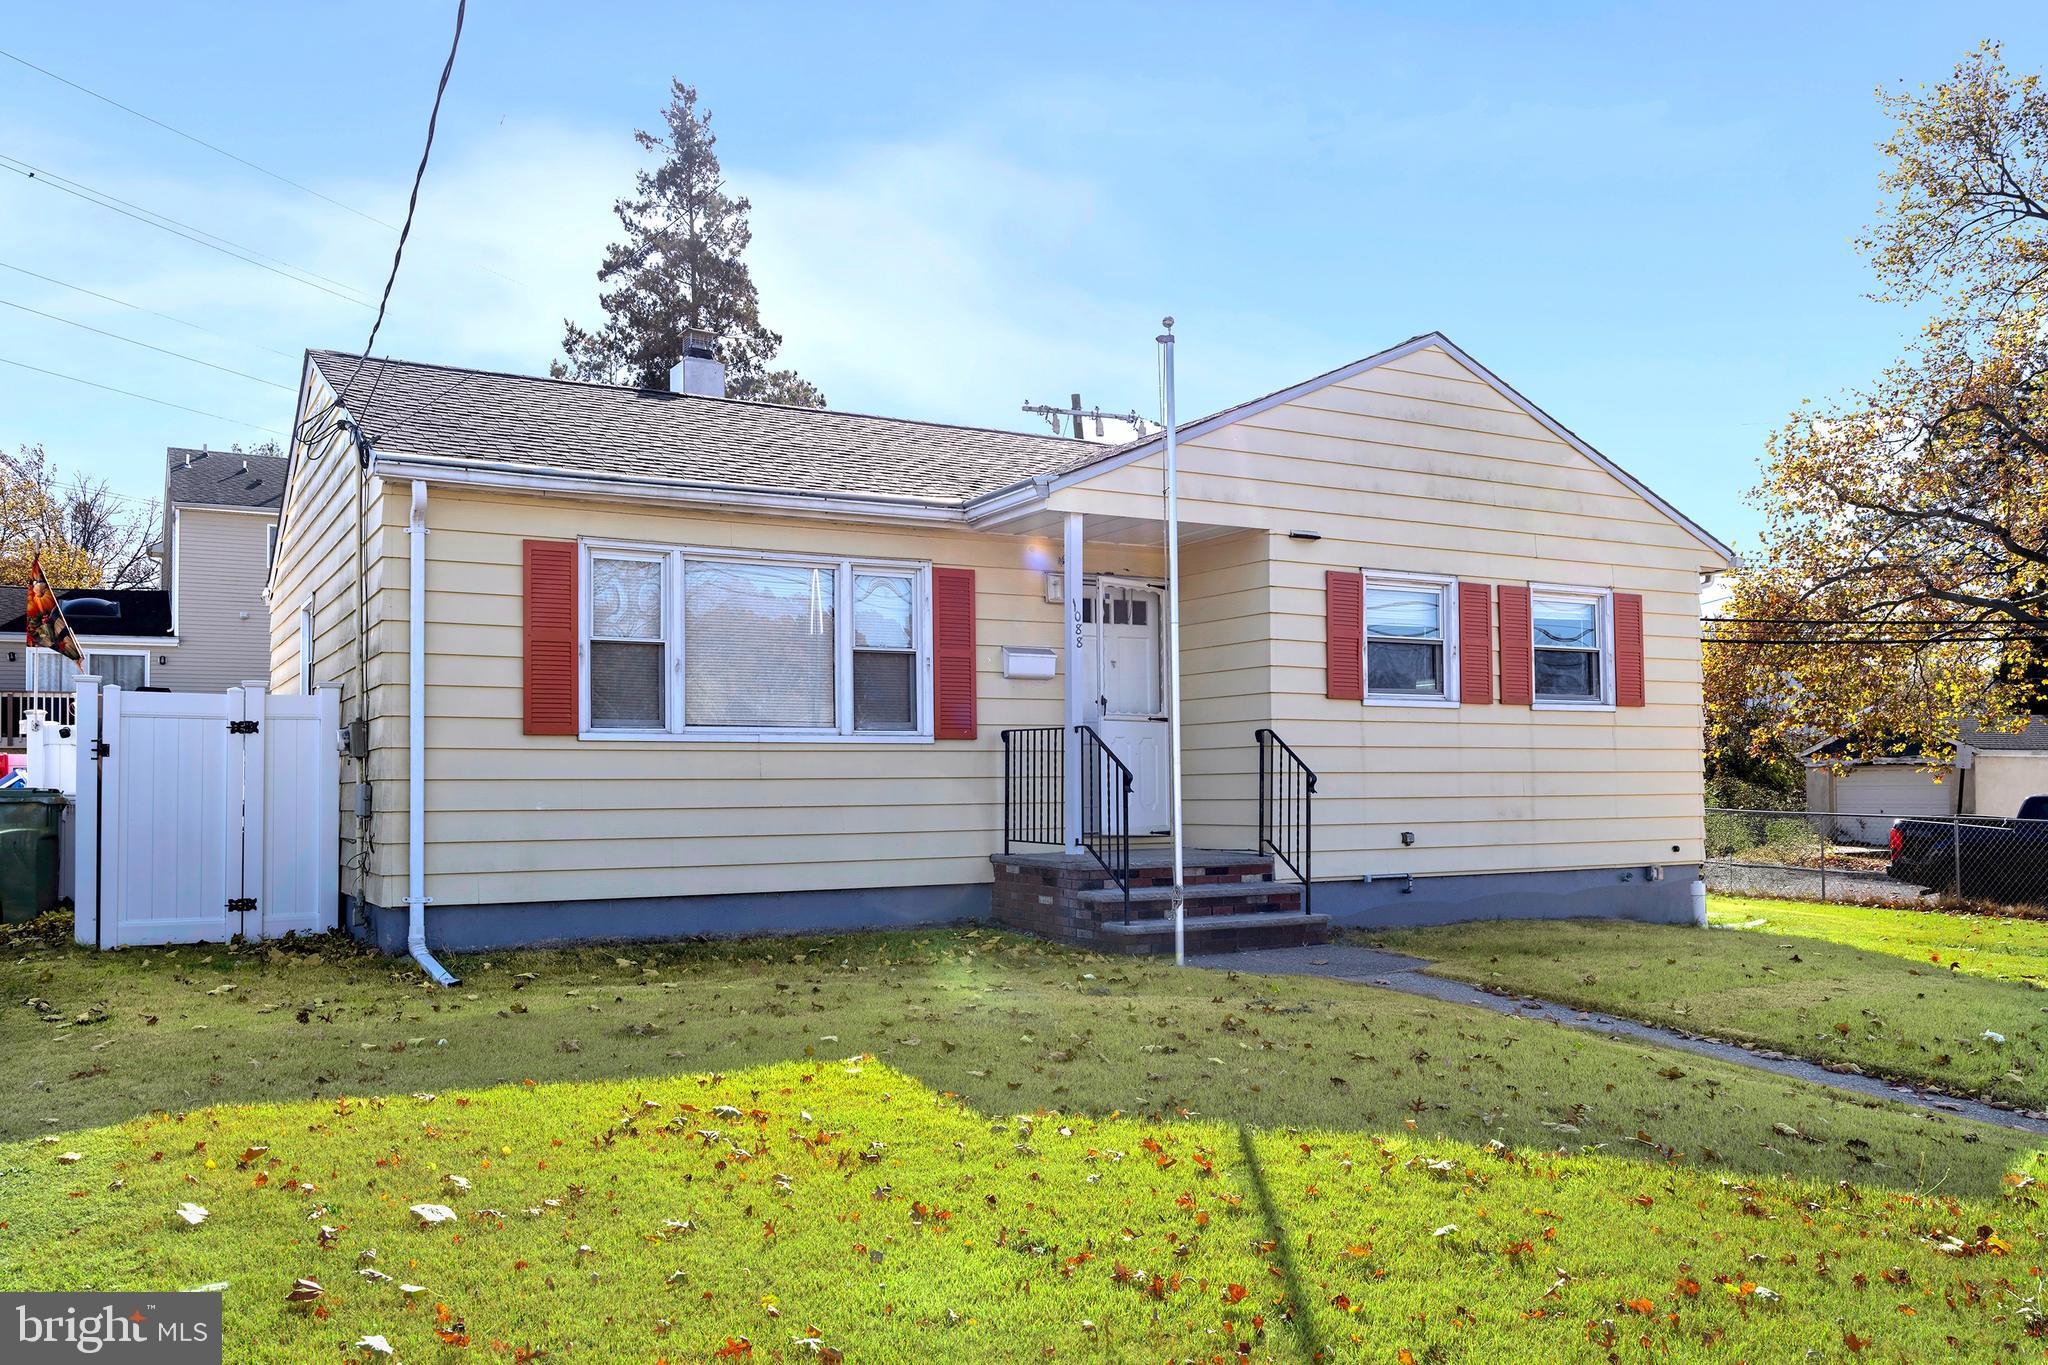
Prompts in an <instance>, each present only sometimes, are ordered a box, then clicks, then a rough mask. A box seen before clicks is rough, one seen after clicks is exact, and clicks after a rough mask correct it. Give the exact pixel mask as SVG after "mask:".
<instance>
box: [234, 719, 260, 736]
mask: <svg viewBox="0 0 2048 1365" xmlns="http://www.w3.org/2000/svg"><path fill="white" fill-rule="evenodd" d="M259 727H260V722H258V721H253V720H231V721H229V722H228V733H229V734H231V735H253V734H255V733H256V731H257V729H258V728H259Z"/></svg>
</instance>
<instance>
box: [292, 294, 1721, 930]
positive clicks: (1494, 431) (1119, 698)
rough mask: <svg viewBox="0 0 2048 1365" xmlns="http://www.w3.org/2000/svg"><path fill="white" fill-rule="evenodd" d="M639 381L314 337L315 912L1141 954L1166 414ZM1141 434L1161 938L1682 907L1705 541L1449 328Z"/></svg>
mask: <svg viewBox="0 0 2048 1365" xmlns="http://www.w3.org/2000/svg"><path fill="white" fill-rule="evenodd" d="M673 389H674V391H650V390H637V389H630V388H616V387H609V386H604V385H595V384H585V383H575V382H569V381H562V380H554V379H543V378H532V377H525V376H517V375H507V374H497V373H490V372H485V371H477V370H465V369H455V368H449V367H443V366H437V365H426V364H415V363H407V362H401V361H397V360H377V359H372V360H370V361H368V362H367V363H359V361H358V359H357V357H355V356H351V355H346V354H338V353H332V352H312V353H309V355H308V356H307V359H306V364H305V371H304V378H303V382H302V385H301V390H300V395H299V409H298V423H297V430H296V433H295V435H296V439H295V440H294V442H293V446H292V451H291V459H292V471H291V477H290V482H289V487H288V490H287V494H286V498H285V507H284V515H283V524H282V530H281V533H280V541H279V546H278V552H277V556H276V564H275V568H274V570H273V575H272V580H271V586H270V601H271V605H272V626H271V683H272V686H273V687H274V688H278V689H295V688H298V687H302V686H305V685H307V684H308V682H311V683H314V684H319V683H330V682H332V683H339V684H340V685H341V686H342V687H343V689H344V701H343V708H342V709H343V716H344V718H345V719H346V720H347V721H348V722H349V725H348V728H347V731H346V733H345V735H344V737H343V742H344V743H346V744H347V746H348V750H349V753H350V755H351V761H350V762H348V763H345V764H344V774H343V787H342V790H340V791H338V792H337V793H336V794H335V795H336V800H337V801H338V802H339V803H340V805H341V807H342V813H343V830H344V843H345V847H344V849H343V851H342V856H343V860H344V873H343V881H342V886H343V893H344V900H345V905H344V906H343V907H340V908H339V912H340V913H341V914H342V915H343V916H344V918H345V921H346V922H347V923H348V924H349V925H350V926H351V927H352V928H354V929H355V930H356V931H357V932H359V933H361V934H364V935H366V936H369V937H371V938H374V939H375V940H376V941H377V942H379V943H380V944H382V945H384V946H385V947H387V948H389V949H391V950H394V951H396V950H400V949H402V948H403V947H404V946H405V945H406V944H407V942H408V934H410V941H411V943H412V946H413V947H414V948H415V949H421V948H423V947H424V948H432V947H442V946H445V947H450V948H477V947H489V946H497V945H505V944H514V943H532V942H547V941H560V940H570V939H588V938H644V937H658V936H666V935H677V934H694V933H750V932H768V931H787V930H803V929H822V928H844V927H852V926H863V925H882V924H901V923H912V922H929V921H938V920H947V919H958V918H965V917H979V918H984V919H986V918H990V917H994V918H996V919H999V920H1001V921H1003V922H1005V923H1009V924H1012V925H1014V926H1016V927H1019V928H1024V929H1028V930H1032V931H1035V932H1041V933H1049V934H1053V935H1056V936H1060V937H1065V938H1070V939H1079V940H1082V941H1091V942H1096V943H1099V944H1101V945H1103V946H1109V947H1120V948H1125V949H1128V950H1131V951H1151V950H1156V949H1157V948H1159V947H1160V946H1161V944H1162V942H1163V940H1162V937H1161V934H1162V921H1161V915H1162V913H1163V909H1164V898H1165V896H1166V895H1167V894H1169V893H1167V892H1166V890H1165V889H1164V888H1163V887H1162V886H1161V885H1160V882H1161V881H1162V874H1161V871H1160V862H1161V859H1160V856H1159V855H1158V853H1157V851H1156V849H1157V846H1158V840H1159V839H1160V838H1161V836H1163V835H1165V834H1166V833H1167V832H1168V819H1169V814H1168V812H1169V810H1170V803H1169V801H1168V799H1167V781H1168V778H1167V773H1168V766H1169V765H1168V755H1167V753H1166V735H1167V726H1166V723H1165V722H1166V719H1167V716H1166V708H1167V705H1168V702H1167V696H1168V691H1167V688H1166V686H1165V677H1166V668H1165V654H1164V651H1165V649H1166V648H1167V640H1168V638H1169V637H1168V634H1167V632H1166V631H1165V629H1164V621H1163V618H1164V616H1165V598H1164V579H1163V575H1164V571H1165V556H1164V551H1163V508H1162V500H1161V474H1162V463H1161V462H1162V454H1161V440H1160V436H1159V434H1158V433H1156V432H1155V433H1152V434H1150V435H1149V436H1143V437H1140V438H1139V439H1137V440H1135V441H1132V442H1129V443H1126V444H1123V445H1117V446H1108V445H1101V444H1093V443H1089V442H1085V441H1079V440H1074V439H1062V438H1059V437H1056V436H1051V435H1021V434H1017V433H1013V432H1004V431H989V430H979V429H970V428H962V427H954V426H942V425H936V424H931V423H922V422H916V421H907V420H899V419H889V418H878V417H869V416H862V415H858V414H851V413H840V412H833V411H826V410H809V409H795V408H784V407H776V406H772V405H765V404H755V403H745V402H738V401H734V400H729V399H726V398H725V397H724V396H723V382H722V373H721V372H720V371H719V369H718V367H717V363H716V362H715V361H714V360H712V359H711V358H710V357H709V353H708V349H706V348H699V349H698V350H697V351H696V352H693V354H692V355H691V356H690V357H688V358H686V360H685V361H684V363H683V365H681V366H679V367H678V372H677V376H676V382H675V384H674V385H673ZM1179 461H1180V510H1181V526H1182V539H1181V554H1180V564H1181V583H1180V585H1179V586H1180V596H1181V611H1182V630H1181V639H1180V649H1181V657H1180V665H1181V670H1182V674H1183V690H1182V697H1181V706H1182V715H1181V717H1180V719H1181V722H1182V728H1183V731H1184V735H1183V742H1182V751H1183V757H1184V767H1185V773H1186V777H1185V790H1184V822H1185V829H1184V831H1183V832H1184V835H1185V837H1186V839H1187V841H1188V842H1189V844H1190V845H1191V846H1193V849H1194V851H1193V852H1191V853H1190V855H1189V867H1190V875H1189V878H1188V880H1189V882H1190V889H1189V891H1188V902H1187V904H1188V915H1189V920H1188V924H1189V943H1190V947H1191V949H1194V948H1197V947H1202V946H1208V947H1225V946H1243V945H1246V944H1252V943H1259V942H1278V941H1301V940H1302V938H1303V937H1304V936H1305V937H1306V939H1307V940H1308V941H1313V940H1314V939H1316V938H1318V937H1320V936H1321V934H1322V933H1323V932H1325V931H1326V930H1327V929H1328V928H1329V927H1331V926H1335V925H1343V924H1354V925H1357V924H1391V923H1417V922H1428V921H1441V920H1447V919H1455V918H1469V917H1478V916H1487V917H1491V916H1502V915H1530V916H1562V915H1619V916H1629V917H1634V918H1642V919H1666V920H1676V919H1682V918H1685V917H1687V916H1689V915H1690V913H1691V896H1692V886H1693V883H1694V882H1695V881H1696V880H1697V877H1698V865H1699V863H1700V860H1701V858H1702V838H1703V830H1702V811H1701V804H1702V802H1701V775H1700V742H1701V737H1700V719H1701V716H1700V702H1701V698H1700V627H1699V610H1698V597H1699V591H1700V587H1701V584H1702V579H1703V575H1709V574H1712V573H1716V572H1719V571H1721V570H1724V569H1727V568H1729V567H1730V566H1731V563H1732V559H1733V556H1732V554H1731V552H1730V551H1729V550H1728V548H1727V547H1726V546H1724V545H1722V544H1721V543H1720V542H1719V541H1717V540H1716V539H1714V538H1713V537H1712V536H1711V535H1709V534H1707V533H1706V532H1705V531H1703V530H1702V529H1701V528H1700V527H1698V526H1697V525H1695V524H1694V523H1693V522H1691V521H1689V520H1687V519H1686V518H1685V517H1684V516H1683V515H1681V514H1680V513H1679V512H1677V511H1676V510H1675V509H1673V508H1672V507H1671V506H1669V505H1668V504H1666V503H1665V502H1663V501H1662V500H1661V499H1659V498H1658V497H1657V496H1656V495H1655V494H1654V493H1652V492H1651V491H1650V490H1649V489H1647V488H1645V487H1644V486H1643V485H1642V484H1640V483H1638V482H1637V481H1636V480H1634V479H1632V478H1631V477H1630V476H1629V475H1627V474H1626V473H1624V472H1623V471H1622V470H1621V469H1620V468H1618V467H1617V466H1615V465H1614V464H1613V463H1611V462H1610V461H1608V460H1607V459H1605V458H1604V457H1603V456H1601V455H1600V454H1599V453H1597V452H1596V451H1594V450H1593V449H1591V448H1590V447H1589V446H1587V445H1586V444H1585V443H1584V442H1583V441H1580V440H1579V439H1577V438H1576V437H1575V436H1573V435H1572V434H1571V433H1570V432H1569V431H1567V430H1566V429H1565V428H1563V427H1562V426H1560V425H1559V424H1558V423H1557V422H1555V421H1553V420H1552V419H1551V418H1549V417H1548V416H1546V415H1545V414H1544V413H1543V412H1542V411H1541V410H1539V409H1538V408H1536V407H1535V406H1534V405H1533V404H1532V403H1530V402H1529V401H1528V400H1527V399H1525V398H1523V397H1522V396H1521V395H1520V394H1518V393H1516V392H1515V391H1514V390H1513V389H1512V388H1510V387H1508V386H1507V385H1506V384H1505V383H1503V382H1502V381H1501V380H1499V379H1498V378H1496V377H1495V376H1494V375H1492V374H1491V373H1489V372H1488V371H1487V370H1486V369H1484V368H1483V367H1482V366H1480V365H1479V364H1478V363H1477V362H1476V361H1474V360H1473V359H1472V358H1470V357H1469V356H1467V355H1465V354H1464V352H1462V351H1460V350H1459V349H1458V348H1457V347H1456V346H1455V345H1453V344H1452V343H1451V342H1450V341H1449V340H1448V339H1446V338H1445V337H1443V336H1441V335H1437V334H1430V335H1426V336H1421V337H1417V338H1415V339H1413V340H1411V341H1408V342H1404V343H1403V344H1401V345H1399V346H1396V347H1393V348H1392V349H1389V350H1386V351H1382V352H1380V353H1379V354H1377V355H1373V356H1370V357H1368V358H1366V359H1364V360H1361V361H1358V362H1356V363H1354V364H1350V365H1346V366H1343V367H1342V368H1340V369H1336V370H1333V371H1331V372H1329V373H1327V374H1323V375H1320V376H1317V377H1316V378H1313V379H1310V380H1307V381H1305V382H1304V383H1301V384H1299V385H1296V386H1294V387H1292V388H1289V389H1286V390H1283V391H1281V392H1279V393H1275V394H1271V395H1268V396H1266V397H1263V398H1260V399H1257V400H1255V401H1251V402H1247V403H1245V404H1243V405H1241V406H1239V407H1235V408H1231V409H1228V410H1225V411H1223V412H1220V413H1217V414H1215V415H1213V416H1210V417H1207V418H1203V419H1201V420H1199V421H1195V422H1191V423H1187V424H1185V425H1184V426H1183V427H1182V428H1181V429H1180V432H1179ZM1282 919H1286V920H1287V921H1289V929H1290V932H1291V933H1293V934H1294V936H1295V937H1294V938H1293V939H1289V938H1288V936H1287V934H1281V933H1278V932H1277V931H1276V930H1275V927H1274V926H1276V925H1277V923H1278V921H1280V920H1282Z"/></svg>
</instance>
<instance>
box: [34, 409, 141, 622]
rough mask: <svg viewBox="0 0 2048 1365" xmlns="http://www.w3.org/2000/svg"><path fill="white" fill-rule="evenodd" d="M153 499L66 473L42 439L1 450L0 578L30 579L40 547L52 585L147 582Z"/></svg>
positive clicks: (103, 585) (115, 585)
mask: <svg viewBox="0 0 2048 1365" xmlns="http://www.w3.org/2000/svg"><path fill="white" fill-rule="evenodd" d="M156 519H157V513H156V507H155V504H153V503H138V502H133V501H130V500H128V499H124V498H120V497H117V496H116V495H115V494H114V492H113V490H112V489H111V488H110V487H108V485H107V484H106V482H105V481H104V480H95V479H89V478H86V477H85V476H83V475H74V476H73V477H71V478H70V479H68V480H67V479H65V478H64V477H63V476H62V475H61V474H60V473H59V471H58V469H57V467H56V465H55V463H54V462H52V461H51V460H50V458H49V456H48V455H46V454H45V453H44V451H43V448H42V447H41V446H39V445H35V446H23V447H21V449H20V451H19V452H18V453H17V454H14V455H6V454H0V583H5V584H11V585H15V586H20V585H22V584H25V583H27V582H28V579H29V562H30V561H31V560H32V559H34V558H35V556H36V555H37V554H38V553H40V554H41V555H42V557H43V573H44V575H45V576H46V577H47V578H48V579H49V581H50V584H51V586H52V587H55V588H57V589H59V590H60V591H61V590H63V589H65V588H130V587H144V586H147V585H148V584H149V583H151V582H153V581H154V579H155V572H156V565H155V561H154V560H153V559H152V558H151V556H150V543H151V541H152V540H153V539H154V537H155V530H156Z"/></svg>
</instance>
